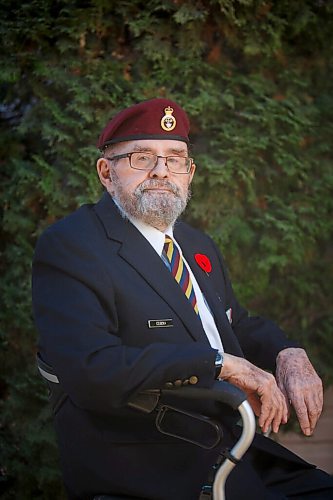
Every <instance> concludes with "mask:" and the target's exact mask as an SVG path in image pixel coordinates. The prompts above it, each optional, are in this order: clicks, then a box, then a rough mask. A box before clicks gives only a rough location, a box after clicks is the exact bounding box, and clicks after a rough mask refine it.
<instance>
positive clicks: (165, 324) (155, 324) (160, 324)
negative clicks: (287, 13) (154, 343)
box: [148, 319, 173, 328]
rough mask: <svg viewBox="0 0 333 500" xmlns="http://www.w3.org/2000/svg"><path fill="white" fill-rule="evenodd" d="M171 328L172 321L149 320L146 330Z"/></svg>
mask: <svg viewBox="0 0 333 500" xmlns="http://www.w3.org/2000/svg"><path fill="white" fill-rule="evenodd" d="M171 326H173V320H172V319H149V320H148V328H170V327H171Z"/></svg>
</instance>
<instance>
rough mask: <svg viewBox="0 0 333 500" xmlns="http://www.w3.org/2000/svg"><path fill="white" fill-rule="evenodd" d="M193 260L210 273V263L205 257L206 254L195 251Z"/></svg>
mask: <svg viewBox="0 0 333 500" xmlns="http://www.w3.org/2000/svg"><path fill="white" fill-rule="evenodd" d="M194 258H195V261H196V263H197V264H198V266H200V267H201V269H203V270H204V271H205V272H206V273H210V272H211V270H212V264H211V262H210V260H209V258H208V257H207V255H204V254H203V253H196V254H195V255H194Z"/></svg>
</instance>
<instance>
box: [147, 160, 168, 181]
mask: <svg viewBox="0 0 333 500" xmlns="http://www.w3.org/2000/svg"><path fill="white" fill-rule="evenodd" d="M149 174H150V177H161V178H165V177H169V170H168V167H167V160H166V158H164V157H163V156H158V157H157V162H156V165H155V167H154V168H153V169H152V170H151V171H150V172H149Z"/></svg>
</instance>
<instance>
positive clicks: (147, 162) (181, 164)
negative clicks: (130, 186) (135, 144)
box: [106, 151, 193, 174]
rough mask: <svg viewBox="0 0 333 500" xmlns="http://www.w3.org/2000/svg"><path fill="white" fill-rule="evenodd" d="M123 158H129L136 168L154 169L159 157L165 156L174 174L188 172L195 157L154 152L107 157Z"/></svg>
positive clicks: (170, 170)
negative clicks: (164, 154)
mask: <svg viewBox="0 0 333 500" xmlns="http://www.w3.org/2000/svg"><path fill="white" fill-rule="evenodd" d="M121 158H129V164H130V167H131V168H134V169H135V170H152V169H153V168H155V167H156V165H157V162H158V159H159V158H163V159H164V160H165V165H166V166H167V168H168V170H169V172H172V173H173V174H188V173H189V172H190V170H191V166H192V162H193V159H192V158H189V157H188V156H159V155H154V154H152V153H138V152H136V151H134V152H132V153H124V154H122V155H116V156H112V157H111V158H108V157H106V159H107V160H111V161H113V160H120V159H121Z"/></svg>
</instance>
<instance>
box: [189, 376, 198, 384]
mask: <svg viewBox="0 0 333 500" xmlns="http://www.w3.org/2000/svg"><path fill="white" fill-rule="evenodd" d="M198 382H199V379H198V377H196V376H195V375H192V377H190V384H191V385H195V384H197V383H198Z"/></svg>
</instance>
